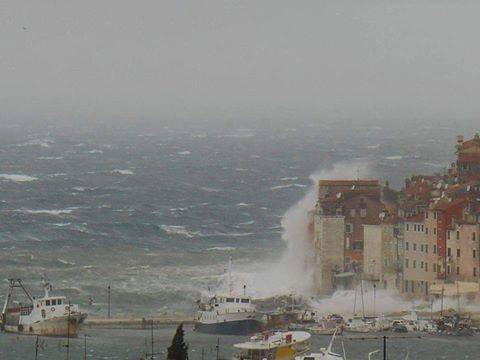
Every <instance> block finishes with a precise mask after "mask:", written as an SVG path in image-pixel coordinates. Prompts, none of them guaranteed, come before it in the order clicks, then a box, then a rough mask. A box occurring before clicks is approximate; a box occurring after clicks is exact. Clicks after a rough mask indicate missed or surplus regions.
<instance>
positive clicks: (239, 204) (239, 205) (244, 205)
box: [235, 202, 254, 207]
mask: <svg viewBox="0 0 480 360" xmlns="http://www.w3.org/2000/svg"><path fill="white" fill-rule="evenodd" d="M252 205H254V204H248V203H244V202H241V203H238V204H237V205H235V206H238V207H248V206H252Z"/></svg>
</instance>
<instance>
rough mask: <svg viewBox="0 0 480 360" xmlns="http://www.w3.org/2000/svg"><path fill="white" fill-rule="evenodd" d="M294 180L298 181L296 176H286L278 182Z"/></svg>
mask: <svg viewBox="0 0 480 360" xmlns="http://www.w3.org/2000/svg"><path fill="white" fill-rule="evenodd" d="M295 180H298V177H297V176H290V177H288V176H287V177H283V178H281V179H280V181H295Z"/></svg>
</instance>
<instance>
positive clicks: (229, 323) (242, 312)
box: [194, 259, 263, 335]
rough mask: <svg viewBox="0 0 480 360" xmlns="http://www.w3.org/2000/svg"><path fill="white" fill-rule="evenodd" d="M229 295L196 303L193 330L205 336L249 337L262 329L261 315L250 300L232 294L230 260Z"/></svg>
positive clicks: (244, 295)
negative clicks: (196, 308)
mask: <svg viewBox="0 0 480 360" xmlns="http://www.w3.org/2000/svg"><path fill="white" fill-rule="evenodd" d="M229 287H230V291H229V294H221V295H214V296H213V297H211V298H210V299H209V300H208V301H207V302H201V301H199V302H198V310H197V314H196V316H195V325H194V326H195V330H197V331H199V332H203V333H207V334H220V335H250V334H254V333H256V332H258V331H260V330H261V329H262V325H263V314H261V313H259V312H257V309H256V306H255V304H254V303H253V302H252V298H251V297H249V296H246V294H245V287H244V294H243V295H238V294H235V293H234V292H233V286H232V283H231V259H230V261H229Z"/></svg>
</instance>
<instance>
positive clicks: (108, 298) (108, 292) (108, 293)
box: [107, 285, 111, 319]
mask: <svg viewBox="0 0 480 360" xmlns="http://www.w3.org/2000/svg"><path fill="white" fill-rule="evenodd" d="M110 290H111V288H110V285H108V287H107V304H108V305H107V306H108V314H107V317H108V318H109V319H110V292H111V291H110Z"/></svg>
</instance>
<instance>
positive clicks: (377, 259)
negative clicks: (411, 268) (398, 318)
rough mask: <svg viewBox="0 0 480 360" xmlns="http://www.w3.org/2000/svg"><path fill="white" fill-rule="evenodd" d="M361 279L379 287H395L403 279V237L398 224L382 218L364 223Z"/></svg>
mask: <svg viewBox="0 0 480 360" xmlns="http://www.w3.org/2000/svg"><path fill="white" fill-rule="evenodd" d="M363 229H364V251H363V273H364V275H363V279H364V280H368V281H371V282H373V283H374V284H376V286H377V287H378V288H381V289H395V288H398V287H399V285H400V284H401V283H402V281H403V276H402V275H403V272H402V267H403V266H402V265H403V264H402V263H403V238H402V233H401V231H400V228H399V227H398V225H397V224H396V223H395V222H394V221H393V219H392V220H383V221H382V223H380V224H378V225H364V226H363Z"/></svg>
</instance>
